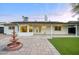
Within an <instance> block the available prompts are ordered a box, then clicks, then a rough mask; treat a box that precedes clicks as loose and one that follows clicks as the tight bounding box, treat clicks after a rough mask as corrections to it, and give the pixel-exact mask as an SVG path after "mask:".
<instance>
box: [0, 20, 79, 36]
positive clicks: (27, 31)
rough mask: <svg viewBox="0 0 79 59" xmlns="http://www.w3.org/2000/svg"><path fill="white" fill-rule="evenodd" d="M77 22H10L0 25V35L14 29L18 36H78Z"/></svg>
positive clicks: (78, 26) (7, 33)
mask: <svg viewBox="0 0 79 59" xmlns="http://www.w3.org/2000/svg"><path fill="white" fill-rule="evenodd" d="M78 23H79V22H76V21H74V22H67V23H63V22H29V21H28V22H11V23H4V24H2V25H1V24H0V33H3V34H6V35H10V34H12V32H13V29H14V28H15V31H16V34H17V35H18V36H33V35H75V36H78V35H79V24H78Z"/></svg>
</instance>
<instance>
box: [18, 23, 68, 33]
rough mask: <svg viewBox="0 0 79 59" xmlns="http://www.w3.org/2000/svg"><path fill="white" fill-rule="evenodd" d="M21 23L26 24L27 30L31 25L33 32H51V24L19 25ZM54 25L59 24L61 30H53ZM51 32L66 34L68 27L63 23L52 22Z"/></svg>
mask: <svg viewBox="0 0 79 59" xmlns="http://www.w3.org/2000/svg"><path fill="white" fill-rule="evenodd" d="M21 25H27V26H28V32H29V27H30V25H31V26H32V27H33V31H32V33H33V34H51V24H20V25H19V27H20V26H21ZM55 26H61V31H55ZM19 32H20V31H19ZM52 34H68V28H67V26H66V25H64V24H52Z"/></svg>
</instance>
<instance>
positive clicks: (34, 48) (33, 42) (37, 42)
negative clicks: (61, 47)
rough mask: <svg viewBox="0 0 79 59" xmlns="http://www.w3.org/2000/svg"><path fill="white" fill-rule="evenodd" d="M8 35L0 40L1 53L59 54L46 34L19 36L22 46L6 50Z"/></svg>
mask: <svg viewBox="0 0 79 59" xmlns="http://www.w3.org/2000/svg"><path fill="white" fill-rule="evenodd" d="M10 39H11V37H10V36H7V37H4V38H3V39H1V40H0V54H1V55H4V54H6V55H59V52H58V51H57V50H56V49H55V48H54V47H53V46H52V45H51V44H50V42H49V41H48V40H47V37H46V36H31V37H25V36H24V37H23V36H22V37H21V36H20V37H19V41H20V42H22V43H23V47H22V48H21V49H19V50H17V51H7V50H6V49H5V47H6V45H7V44H8V43H9V42H10V41H9V40H10Z"/></svg>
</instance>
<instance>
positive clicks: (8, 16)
mask: <svg viewBox="0 0 79 59" xmlns="http://www.w3.org/2000/svg"><path fill="white" fill-rule="evenodd" d="M71 9H72V8H71V5H70V4H68V3H0V22H11V21H23V19H22V16H26V17H29V21H44V15H47V17H48V21H62V22H66V21H72V20H77V19H76V18H75V17H72V12H71Z"/></svg>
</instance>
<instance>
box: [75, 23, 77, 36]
mask: <svg viewBox="0 0 79 59" xmlns="http://www.w3.org/2000/svg"><path fill="white" fill-rule="evenodd" d="M75 27H76V36H77V24H76V26H75Z"/></svg>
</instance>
